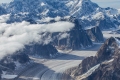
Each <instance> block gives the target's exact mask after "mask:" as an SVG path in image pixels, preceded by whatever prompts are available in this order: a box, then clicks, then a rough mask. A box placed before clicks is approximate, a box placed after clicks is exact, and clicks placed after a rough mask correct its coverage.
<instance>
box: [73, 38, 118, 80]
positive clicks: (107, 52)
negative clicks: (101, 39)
mask: <svg viewBox="0 0 120 80" xmlns="http://www.w3.org/2000/svg"><path fill="white" fill-rule="evenodd" d="M119 50H120V49H119V48H118V44H117V42H116V39H115V38H112V37H111V38H109V39H108V40H107V41H106V42H105V43H104V44H103V45H102V47H101V48H100V50H99V51H98V52H97V54H96V56H94V57H88V58H86V59H84V60H83V61H82V63H81V64H80V65H79V66H78V67H77V68H76V69H74V70H73V71H72V72H71V75H73V77H74V78H75V80H119V79H120V77H119V76H118V75H119V68H120V66H119V59H120V56H119V54H120V53H119ZM96 65H97V66H98V65H99V66H98V67H97V68H96V69H95V71H94V70H92V72H91V73H90V72H89V74H86V73H87V72H88V71H90V69H92V68H93V69H94V68H95V67H96ZM83 75H84V76H83Z"/></svg>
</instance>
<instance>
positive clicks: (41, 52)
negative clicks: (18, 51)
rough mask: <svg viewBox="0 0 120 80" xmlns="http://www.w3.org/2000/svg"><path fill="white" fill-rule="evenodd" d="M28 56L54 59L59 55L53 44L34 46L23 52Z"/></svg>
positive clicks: (27, 47)
mask: <svg viewBox="0 0 120 80" xmlns="http://www.w3.org/2000/svg"><path fill="white" fill-rule="evenodd" d="M23 52H25V53H26V54H28V55H37V56H40V57H44V58H52V57H54V56H56V55H57V54H58V51H57V49H56V48H55V47H54V46H53V45H51V44H46V45H42V44H33V45H30V46H26V48H25V49H24V50H23Z"/></svg>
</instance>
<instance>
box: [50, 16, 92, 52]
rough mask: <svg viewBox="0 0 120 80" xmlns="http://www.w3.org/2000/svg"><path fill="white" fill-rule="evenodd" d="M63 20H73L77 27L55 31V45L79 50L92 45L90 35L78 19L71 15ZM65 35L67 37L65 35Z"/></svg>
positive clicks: (53, 35)
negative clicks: (64, 30) (66, 30)
mask: <svg viewBox="0 0 120 80" xmlns="http://www.w3.org/2000/svg"><path fill="white" fill-rule="evenodd" d="M61 21H69V22H72V23H74V24H75V27H74V28H73V29H71V30H70V31H68V32H63V33H53V34H52V37H53V38H54V41H53V45H55V46H57V47H58V48H61V49H73V50H78V49H81V48H86V47H90V46H92V41H91V40H90V38H89V36H88V35H87V33H86V32H85V31H84V29H83V28H82V26H81V25H80V23H79V20H78V19H76V18H74V17H70V18H69V19H61ZM65 35H66V37H63V36H65ZM61 37H63V38H61Z"/></svg>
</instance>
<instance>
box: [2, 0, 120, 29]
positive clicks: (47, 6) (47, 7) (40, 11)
mask: <svg viewBox="0 0 120 80" xmlns="http://www.w3.org/2000/svg"><path fill="white" fill-rule="evenodd" d="M2 7H4V8H5V9H6V11H7V12H8V13H11V17H10V20H9V21H8V22H9V23H11V22H15V21H17V22H18V21H23V20H26V19H34V20H39V19H43V18H45V17H57V16H60V17H63V16H74V17H76V18H78V19H80V21H81V25H82V26H83V27H88V26H99V27H100V28H101V29H110V28H116V27H118V26H119V25H120V10H117V9H113V8H110V7H108V8H101V7H99V6H98V5H97V4H96V3H94V2H92V1H91V0H51V1H50V0H36V1H34V0H13V1H12V2H11V3H9V4H6V5H5V4H4V5H2Z"/></svg>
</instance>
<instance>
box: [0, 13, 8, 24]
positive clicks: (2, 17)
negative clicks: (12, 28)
mask: <svg viewBox="0 0 120 80" xmlns="http://www.w3.org/2000/svg"><path fill="white" fill-rule="evenodd" d="M9 17H10V14H7V15H2V16H0V23H4V22H6V21H7V20H8V19H9Z"/></svg>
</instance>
